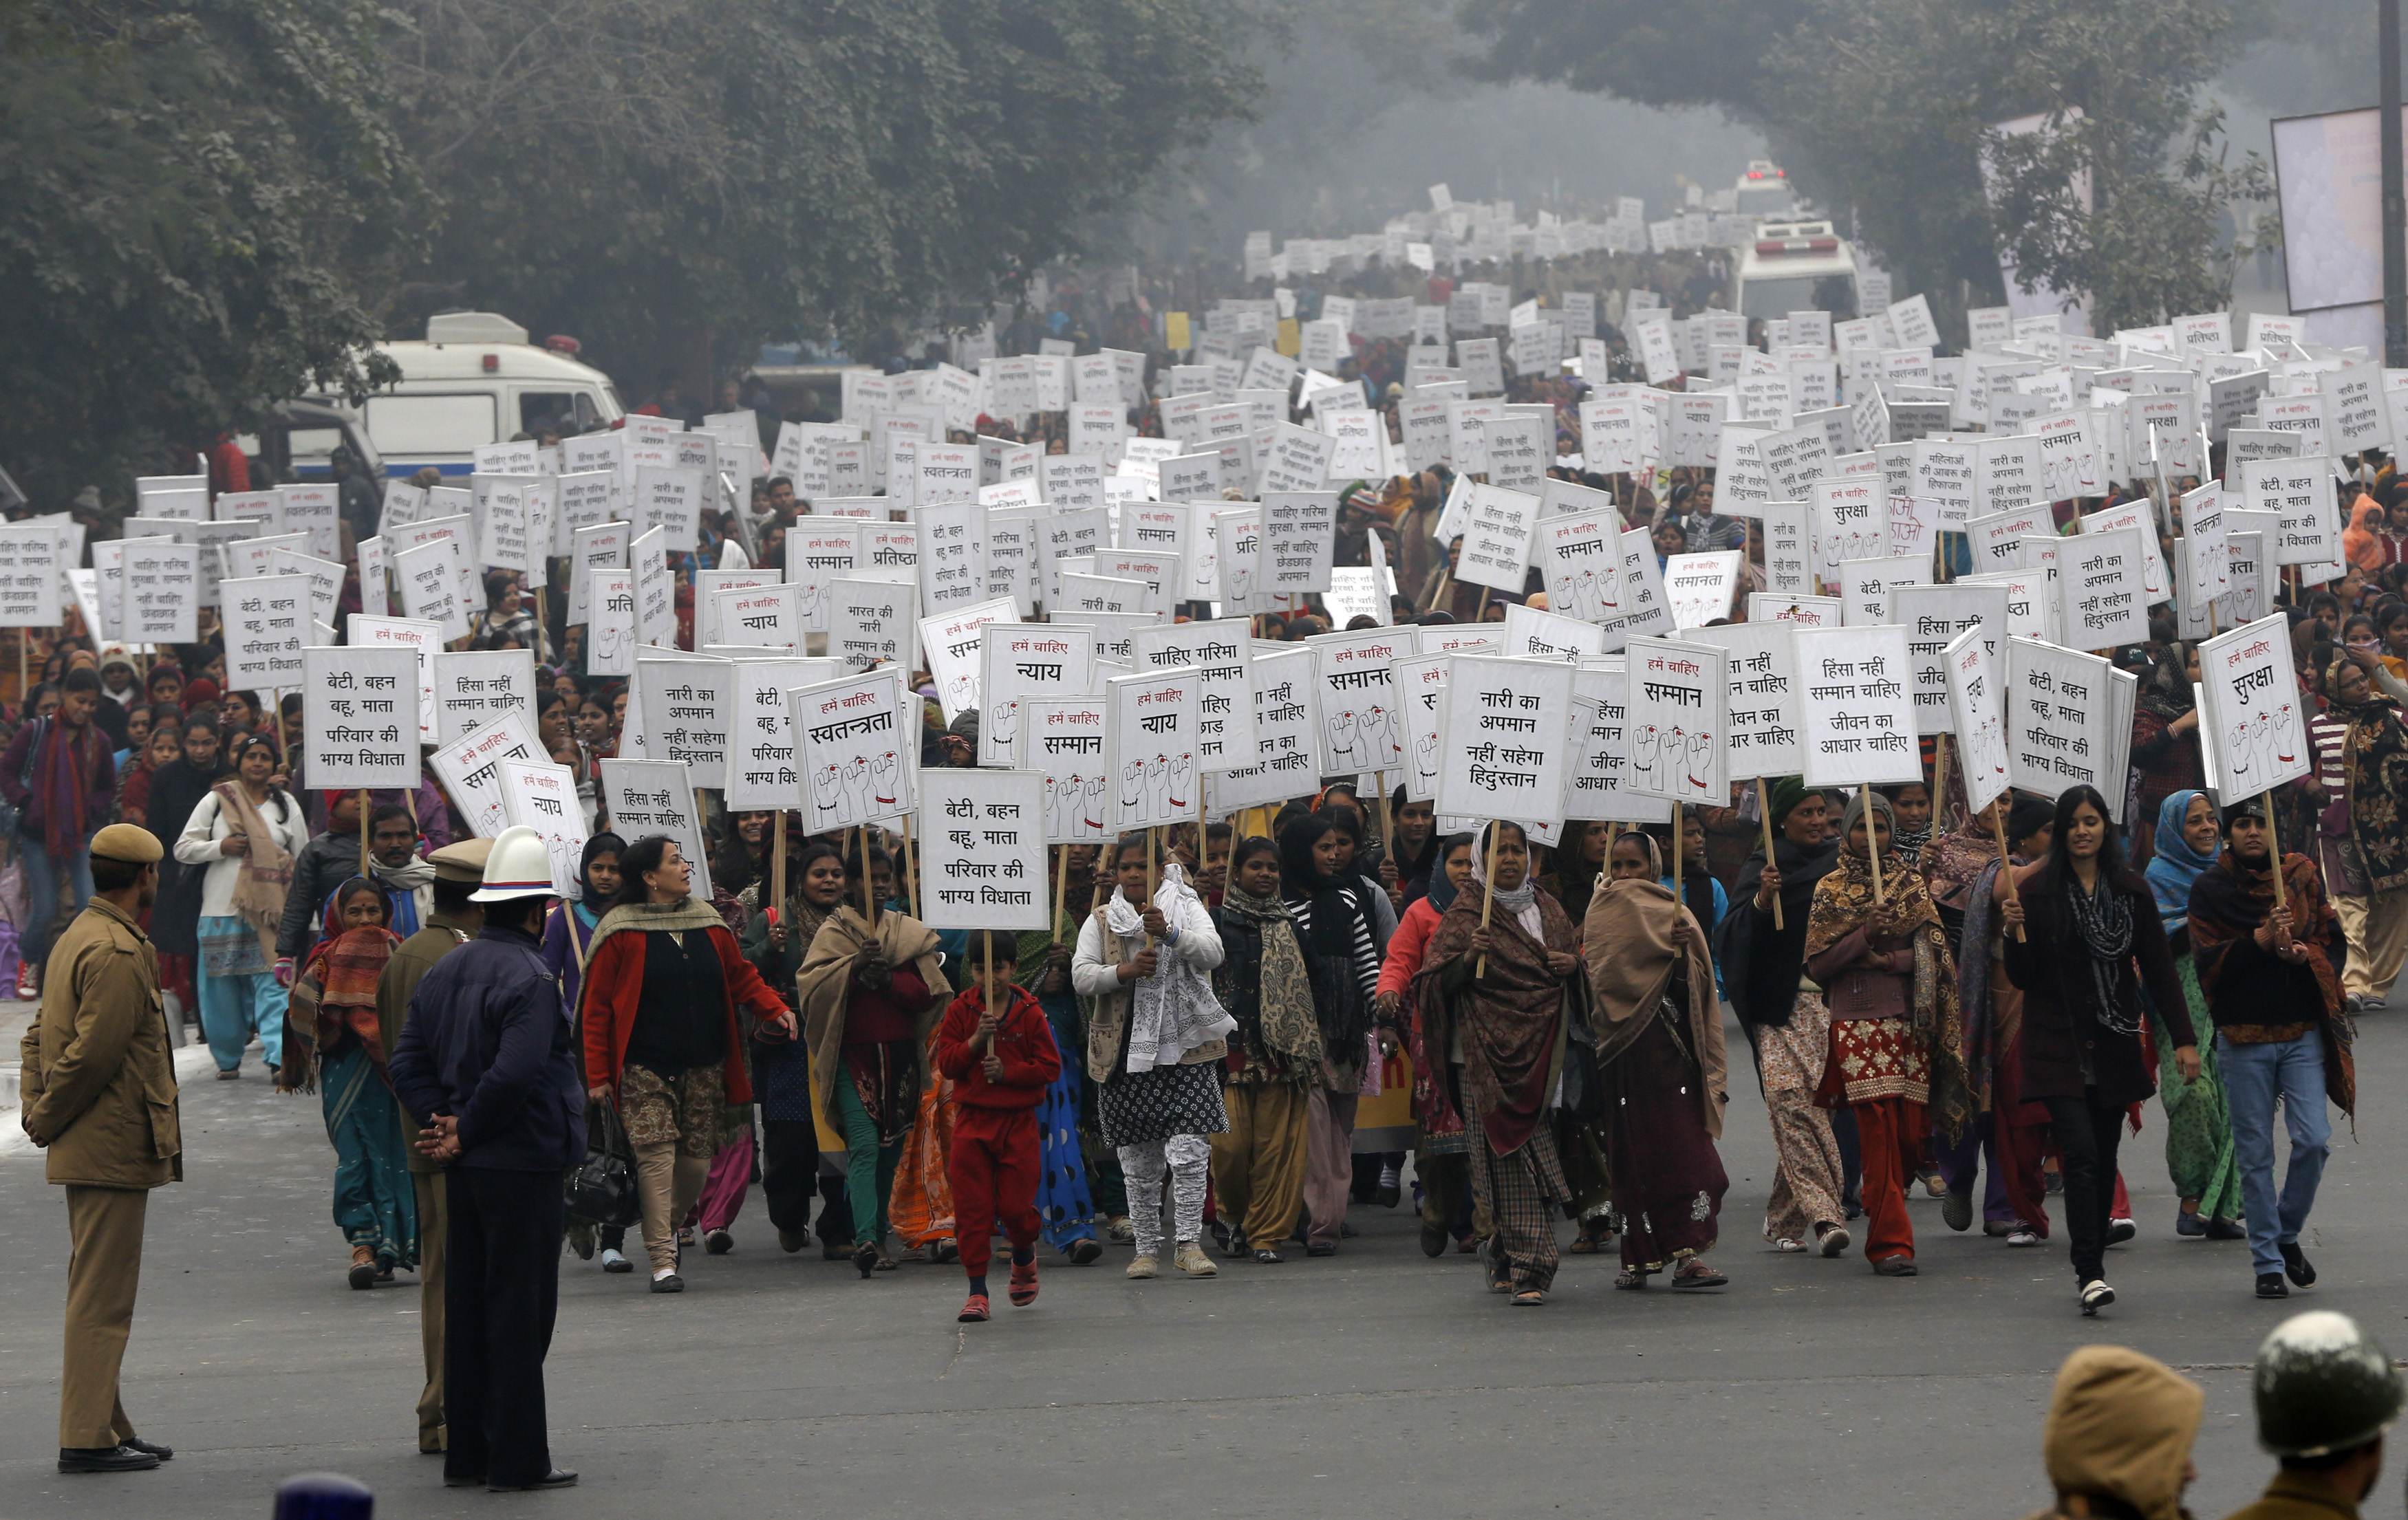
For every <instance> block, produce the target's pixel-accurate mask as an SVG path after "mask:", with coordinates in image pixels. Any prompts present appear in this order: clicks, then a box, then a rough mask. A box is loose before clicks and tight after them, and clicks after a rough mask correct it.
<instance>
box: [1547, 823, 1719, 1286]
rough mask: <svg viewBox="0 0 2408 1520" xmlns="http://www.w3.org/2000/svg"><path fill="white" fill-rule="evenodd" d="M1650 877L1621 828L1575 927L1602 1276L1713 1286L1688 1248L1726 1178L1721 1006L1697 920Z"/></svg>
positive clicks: (1711, 1275) (1712, 1277)
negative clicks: (1587, 1038)
mask: <svg viewBox="0 0 2408 1520" xmlns="http://www.w3.org/2000/svg"><path fill="white" fill-rule="evenodd" d="M1662 876H1663V864H1662V861H1661V859H1660V858H1659V856H1658V853H1657V851H1656V841H1655V840H1654V839H1653V838H1651V837H1650V836H1649V835H1647V834H1644V833H1641V832H1639V831H1636V830H1633V831H1630V832H1628V833H1626V834H1624V835H1622V837H1620V838H1619V839H1617V840H1615V841H1614V842H1613V848H1612V849H1611V850H1610V851H1609V852H1608V855H1607V860H1606V879H1605V880H1604V881H1603V882H1601V883H1600V884H1599V885H1598V888H1597V890H1596V892H1595V893H1594V894H1592V895H1591V897H1590V899H1589V906H1588V916H1587V919H1586V920H1585V922H1584V924H1583V926H1582V930H1581V944H1582V946H1583V953H1584V955H1585V956H1586V958H1587V960H1588V986H1589V992H1590V994H1591V1000H1590V1006H1591V1010H1592V1013H1591V1017H1590V1020H1589V1022H1590V1028H1591V1030H1592V1032H1593V1033H1594V1035H1595V1037H1596V1040H1597V1066H1598V1076H1599V1077H1600V1078H1601V1079H1602V1082H1601V1085H1602V1087H1604V1097H1605V1102H1606V1126H1607V1133H1608V1139H1607V1143H1606V1155H1607V1157H1608V1158H1609V1160H1610V1162H1611V1165H1612V1169H1613V1212H1614V1215H1615V1216H1616V1221H1617V1224H1618V1227H1619V1229H1620V1231H1621V1235H1622V1274H1621V1275H1620V1276H1618V1277H1616V1278H1615V1279H1614V1280H1613V1286H1616V1287H1621V1288H1641V1287H1645V1286H1647V1279H1648V1277H1649V1275H1650V1274H1652V1273H1655V1272H1659V1271H1664V1270H1666V1268H1667V1267H1668V1266H1670V1267H1671V1268H1672V1286H1674V1287H1677V1288H1708V1287H1721V1286H1724V1285H1725V1284H1726V1283H1727V1282H1729V1281H1730V1279H1729V1278H1727V1277H1725V1276H1724V1275H1723V1274H1722V1273H1721V1272H1718V1271H1714V1270H1713V1268H1712V1267H1709V1266H1707V1265H1706V1264H1705V1262H1704V1261H1703V1260H1701V1259H1699V1257H1701V1256H1702V1255H1703V1253H1705V1252H1707V1251H1711V1250H1713V1245H1714V1239H1715V1233H1716V1231H1715V1223H1714V1222H1715V1219H1716V1217H1717V1216H1718V1215H1721V1213H1722V1206H1723V1194H1724V1193H1725V1192H1726V1191H1727V1189H1728V1188H1729V1186H1730V1179H1729V1177H1728V1176H1727V1175H1726V1174H1725V1173H1724V1172H1723V1163H1722V1158H1721V1157H1720V1156H1718V1155H1716V1154H1715V1152H1714V1142H1715V1141H1716V1140H1719V1139H1721V1138H1722V1132H1723V1106H1724V1105H1725V1104H1726V1103H1727V1102H1728V1101H1730V1095H1729V1094H1728V1093H1727V1091H1725V1087H1726V1086H1727V1083H1728V1080H1729V1073H1728V1072H1727V1070H1726V1066H1725V1058H1724V1053H1723V1021H1722V1014H1721V1010H1720V1008H1719V1007H1718V1006H1717V1005H1716V1001H1715V999H1714V993H1713V985H1714V977H1713V962H1712V961H1711V960H1710V959H1708V958H1707V955H1706V935H1705V930H1703V929H1701V928H1700V927H1699V924H1698V921H1697V919H1696V918H1694V917H1692V916H1690V913H1689V910H1688V909H1687V908H1685V907H1684V906H1682V904H1681V902H1680V901H1679V900H1678V899H1676V898H1674V897H1673V896H1672V894H1671V892H1670V890H1669V889H1667V888H1665V887H1664V886H1663V884H1662V881H1661V878H1662ZM1675 1264H1677V1265H1675Z"/></svg>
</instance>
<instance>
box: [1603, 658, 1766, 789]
mask: <svg viewBox="0 0 2408 1520" xmlns="http://www.w3.org/2000/svg"><path fill="white" fill-rule="evenodd" d="M1683 642H1684V643H1687V644H1707V645H1713V646H1715V647H1717V648H1720V649H1721V650H1723V651H1724V653H1726V654H1727V656H1729V660H1730V663H1729V672H1730V699H1729V708H1730V710H1729V712H1728V713H1727V715H1726V722H1727V725H1728V727H1727V730H1726V731H1725V732H1727V735H1728V744H1727V746H1726V747H1727V749H1728V751H1729V759H1728V760H1727V766H1728V769H1729V772H1730V779H1731V780H1733V781H1754V780H1756V778H1757V777H1759V776H1779V775H1796V774H1798V772H1799V769H1800V764H1801V762H1800V760H1799V754H1800V751H1799V732H1798V629H1797V626H1796V625H1795V624H1793V623H1786V622H1782V621H1780V620H1778V619H1772V620H1768V621H1765V622H1746V623H1727V624H1725V625H1724V626H1722V627H1720V628H1698V629H1692V630H1690V631H1689V632H1687V633H1685V634H1684V635H1683ZM1625 668H1626V669H1627V661H1626V667H1625ZM1718 805H1719V804H1718Z"/></svg>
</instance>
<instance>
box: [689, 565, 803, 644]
mask: <svg viewBox="0 0 2408 1520" xmlns="http://www.w3.org/2000/svg"><path fill="white" fill-rule="evenodd" d="M694 578H695V622H696V623H698V624H699V625H700V627H699V629H698V631H697V632H696V633H695V646H697V647H701V648H708V647H710V646H713V645H744V646H750V647H753V648H756V649H793V650H796V651H797V652H799V651H800V650H801V649H802V646H803V633H804V632H805V630H804V627H803V588H802V587H800V586H789V585H787V584H786V583H785V582H784V581H781V580H780V579H779V578H778V572H777V571H776V570H774V569H772V570H752V569H746V570H699V571H696V572H695V577H694Z"/></svg>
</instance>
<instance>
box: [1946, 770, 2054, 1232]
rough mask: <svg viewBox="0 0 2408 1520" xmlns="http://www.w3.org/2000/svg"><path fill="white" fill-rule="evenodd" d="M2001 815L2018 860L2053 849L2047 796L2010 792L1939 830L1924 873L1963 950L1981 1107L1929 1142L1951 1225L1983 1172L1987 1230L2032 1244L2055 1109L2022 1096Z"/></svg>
mask: <svg viewBox="0 0 2408 1520" xmlns="http://www.w3.org/2000/svg"><path fill="white" fill-rule="evenodd" d="M2001 814H2003V815H2005V817H2004V819H2003V824H2004V830H2003V831H2004V832H2005V834H2006V838H2007V843H2008V847H2009V849H2010V851H2011V852H2012V854H2011V859H2012V862H2013V863H2014V864H2015V865H2022V864H2024V863H2026V862H2028V861H2030V860H2035V859H2039V858H2040V857H2041V856H2042V855H2044V854H2046V853H2047V852H2048V831H2049V819H2050V817H2052V810H2051V809H2050V807H2049V805H2048V804H2047V803H2043V802H2042V801H2041V800H2040V799H2039V798H2037V797H2025V798H2015V797H2014V794H2013V793H2011V792H2000V794H1999V795H1998V796H1996V797H1993V798H1992V799H1990V803H1989V805H1988V806H1987V807H1985V808H1983V809H1982V810H1981V811H1980V812H1979V813H1976V814H1974V815H1972V816H1971V817H1969V818H1968V819H1967V820H1966V822H1965V827H1964V828H1963V829H1961V830H1958V831H1956V832H1954V833H1947V834H1942V835H1941V836H1940V837H1939V838H1938V839H1935V840H1933V841H1932V842H1931V845H1930V846H1929V847H1928V848H1927V849H1926V850H1925V851H1924V852H1923V868H1924V881H1925V883H1926V884H1927V886H1928V888H1929V890H1930V892H1931V898H1932V902H1933V903H1934V905H1935V906H1937V907H1938V908H1939V910H1940V927H1941V929H1942V931H1943V932H1946V931H1952V930H1953V931H1954V936H1955V938H1954V943H1953V944H1952V945H1950V953H1951V954H1953V955H1954V956H1955V957H1956V958H1957V1006H1958V1008H1959V1010H1960V1011H1961V1013H1962V1015H1963V1016H1964V1023H1965V1080H1966V1083H1967V1085H1968V1086H1969V1087H1971V1089H1972V1093H1973V1103H1974V1107H1975V1110H1976V1114H1975V1117H1974V1120H1973V1122H1972V1123H1971V1125H1969V1126H1967V1127H1966V1128H1965V1129H1963V1130H1962V1131H1960V1132H1959V1133H1958V1135H1957V1142H1956V1144H1948V1143H1947V1142H1946V1141H1945V1140H1943V1139H1938V1138H1935V1139H1934V1141H1933V1143H1932V1147H1931V1148H1932V1158H1933V1159H1934V1160H1935V1161H1936V1162H1938V1164H1939V1167H1940V1175H1941V1178H1942V1183H1943V1185H1944V1186H1945V1187H1946V1194H1945V1196H1944V1197H1942V1200H1941V1202H1940V1216H1941V1218H1942V1220H1943V1221H1945V1222H1946V1224H1947V1226H1948V1228H1949V1229H1971V1228H1972V1224H1973V1183H1974V1179H1975V1177H1976V1176H1977V1175H1979V1174H1981V1173H1982V1172H1986V1173H1987V1180H1986V1182H1985V1185H1984V1186H1983V1191H1982V1232H1983V1233H1984V1234H1985V1235H2003V1236H2005V1237H2006V1241H2007V1243H2008V1244H2009V1245H2011V1246H2016V1247H2028V1246H2035V1245H2038V1244H2039V1243H2041V1241H2042V1238H2044V1237H2045V1236H2046V1235H2047V1234H2048V1210H2047V1207H2046V1200H2047V1197H2048V1191H2047V1185H2046V1182H2045V1180H2044V1179H2043V1178H2042V1174H2041V1157H2042V1153H2043V1152H2044V1151H2045V1150H2046V1149H2047V1138H2048V1110H2046V1109H2045V1108H2042V1107H2041V1106H2040V1105H2039V1104H2037V1103H2028V1102H2026V1101H2024V1100H2023V1014H2024V995H2023V993H2022V992H2021V991H2020V990H2019V989H2018V988H2017V987H2015V985H2014V983H2013V982H2011V981H2009V980H2008V979H2007V973H2006V965H2005V962H2004V960H2003V959H2002V958H2003V956H2004V953H2005V952H2004V951H2003V950H2002V949H2001V948H2000V943H1999V942H2000V928H2001V926H2000V919H1999V912H1998V901H1999V896H2000V887H1999V884H2000V879H2001V876H2002V874H2003V873H2002V871H2001V868H2000V856H1999V845H1998V835H1999V833H2000V822H2001V820H2000V815H2001Z"/></svg>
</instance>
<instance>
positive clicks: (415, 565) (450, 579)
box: [393, 533, 468, 644]
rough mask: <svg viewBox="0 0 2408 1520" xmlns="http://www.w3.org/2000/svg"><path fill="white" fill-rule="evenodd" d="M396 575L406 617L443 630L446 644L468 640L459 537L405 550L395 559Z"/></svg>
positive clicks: (443, 538) (463, 565)
mask: <svg viewBox="0 0 2408 1520" xmlns="http://www.w3.org/2000/svg"><path fill="white" fill-rule="evenodd" d="M393 571H394V578H395V579H396V580H398V581H399V582H400V583H401V608H402V611H403V612H404V613H405V614H406V615H408V616H409V618H411V619H412V620H414V621H418V622H427V623H433V624H434V625H435V626H436V627H437V628H439V629H441V630H442V631H443V640H444V642H445V643H447V644H448V643H450V642H451V641H452V640H453V639H464V638H466V637H467V636H468V608H467V606H466V604H465V602H464V601H463V599H462V597H461V594H460V583H461V576H462V575H465V574H466V562H465V561H463V560H462V559H461V557H460V540H459V539H458V538H457V537H455V536H453V535H452V534H449V533H447V534H445V535H444V536H442V537H440V538H431V539H428V540H427V541H426V542H425V543H423V544H421V545H419V546H418V547H415V548H406V549H403V550H402V551H401V552H400V553H398V554H395V555H394V557H393Z"/></svg>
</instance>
